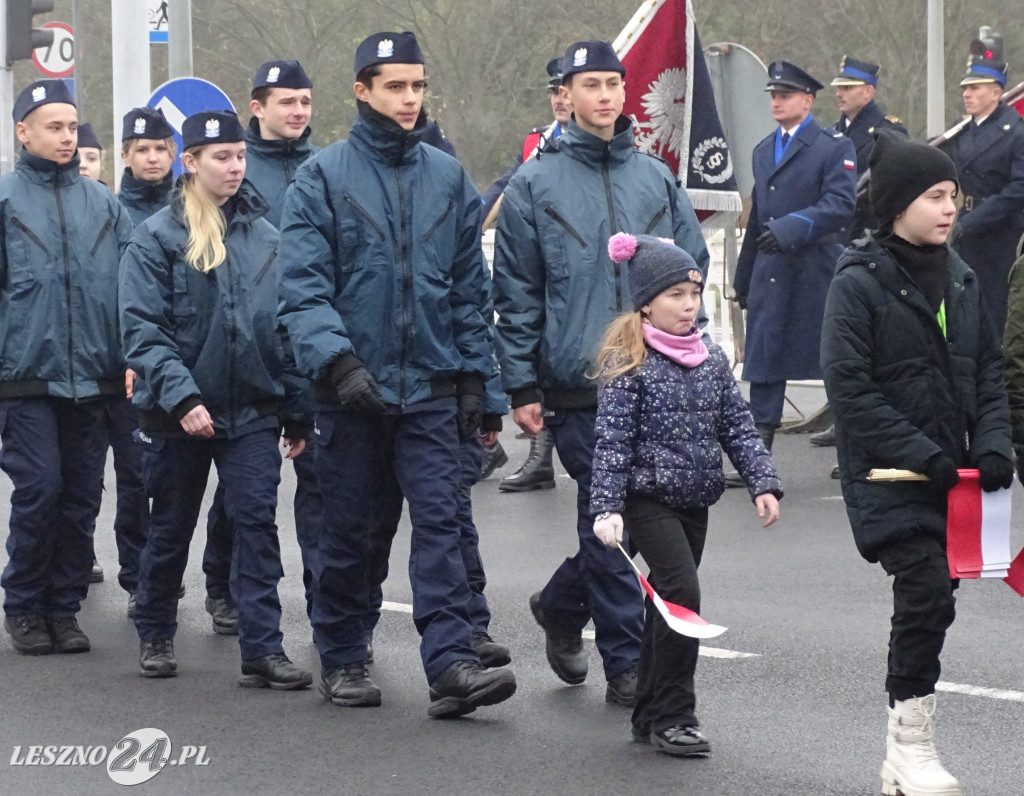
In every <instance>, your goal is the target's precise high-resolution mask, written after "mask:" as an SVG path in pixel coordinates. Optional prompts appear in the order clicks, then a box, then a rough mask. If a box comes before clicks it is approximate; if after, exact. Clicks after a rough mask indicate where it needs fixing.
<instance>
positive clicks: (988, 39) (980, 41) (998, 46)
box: [971, 25, 1003, 63]
mask: <svg viewBox="0 0 1024 796" xmlns="http://www.w3.org/2000/svg"><path fill="white" fill-rule="evenodd" d="M971 55H981V56H984V57H985V60H986V61H996V62H997V63H1003V37H1002V34H1000V33H994V32H993V31H992V28H990V27H989V26H988V25H982V26H981V27H980V28H978V38H976V39H975V40H974V41H972V42H971Z"/></svg>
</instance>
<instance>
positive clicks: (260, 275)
mask: <svg viewBox="0 0 1024 796" xmlns="http://www.w3.org/2000/svg"><path fill="white" fill-rule="evenodd" d="M275 257H277V251H276V250H275V251H273V252H271V253H270V257H269V258H267V261H266V262H265V263H263V266H262V267H261V268H260V270H259V272H258V273H257V274H256V278H255V279H254V280H252V283H253V284H254V285H258V284H259V283H260V282H262V281H263V277H265V276H266V275H267V271H269V270H270V264H271V263H273V262H274V258H275Z"/></svg>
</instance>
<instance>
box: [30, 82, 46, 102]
mask: <svg viewBox="0 0 1024 796" xmlns="http://www.w3.org/2000/svg"><path fill="white" fill-rule="evenodd" d="M44 99H46V88H45V87H44V86H36V87H35V88H34V89H32V101H33V102H42V101H43V100H44Z"/></svg>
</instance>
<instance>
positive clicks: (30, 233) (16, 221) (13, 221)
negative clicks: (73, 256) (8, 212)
mask: <svg viewBox="0 0 1024 796" xmlns="http://www.w3.org/2000/svg"><path fill="white" fill-rule="evenodd" d="M11 224H13V225H14V226H16V227H17V228H18V229H20V230H21V231H22V232H24V233H25V234H26V235H27V236H28V237H29V238H30V239H31V240H32V242H33V243H35V244H36V246H38V247H39V248H40V249H42V250H43V251H44V252H45V253H46V254H49V253H50V250H49V249H47V248H46V245H45V244H44V243H43V242H42V241H41V240H39V238H38V236H37V235H36V233H34V232H33V231H32V230H30V229H29V228H28V227H27V226H25V224H24V223H22V221H21V219H20V218H12V219H11Z"/></svg>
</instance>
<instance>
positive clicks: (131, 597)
mask: <svg viewBox="0 0 1024 796" xmlns="http://www.w3.org/2000/svg"><path fill="white" fill-rule="evenodd" d="M128 618H129V619H134V618H135V592H133V591H130V592H128Z"/></svg>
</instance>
